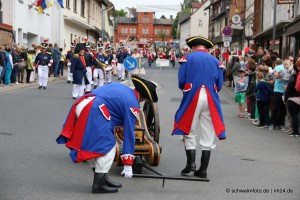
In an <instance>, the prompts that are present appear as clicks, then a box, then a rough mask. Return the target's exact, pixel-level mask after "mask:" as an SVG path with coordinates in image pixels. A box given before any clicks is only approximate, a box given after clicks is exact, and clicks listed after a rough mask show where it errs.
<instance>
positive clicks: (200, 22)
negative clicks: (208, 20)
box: [199, 19, 202, 27]
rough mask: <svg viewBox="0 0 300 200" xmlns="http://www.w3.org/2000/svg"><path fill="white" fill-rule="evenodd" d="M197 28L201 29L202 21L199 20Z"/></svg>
mask: <svg viewBox="0 0 300 200" xmlns="http://www.w3.org/2000/svg"><path fill="white" fill-rule="evenodd" d="M199 27H202V20H201V19H200V20H199Z"/></svg>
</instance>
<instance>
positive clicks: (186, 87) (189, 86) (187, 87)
mask: <svg viewBox="0 0 300 200" xmlns="http://www.w3.org/2000/svg"><path fill="white" fill-rule="evenodd" d="M191 89H192V84H191V83H187V84H184V88H183V91H184V92H187V91H190V90H191Z"/></svg>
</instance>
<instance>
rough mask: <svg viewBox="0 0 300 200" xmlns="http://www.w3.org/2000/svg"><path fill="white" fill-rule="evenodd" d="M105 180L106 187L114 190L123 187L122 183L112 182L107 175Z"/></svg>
mask: <svg viewBox="0 0 300 200" xmlns="http://www.w3.org/2000/svg"><path fill="white" fill-rule="evenodd" d="M104 179H105V181H106V185H107V186H109V187H113V188H121V187H122V185H121V183H118V182H115V181H113V180H111V179H110V178H109V177H108V175H107V174H105V175H104Z"/></svg>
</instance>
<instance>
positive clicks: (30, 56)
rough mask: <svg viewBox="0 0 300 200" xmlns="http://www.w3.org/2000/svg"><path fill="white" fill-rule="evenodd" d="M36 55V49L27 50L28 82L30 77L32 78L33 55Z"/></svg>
mask: <svg viewBox="0 0 300 200" xmlns="http://www.w3.org/2000/svg"><path fill="white" fill-rule="evenodd" d="M34 55H35V50H34V49H30V50H28V52H27V68H26V72H27V75H26V83H30V82H29V79H30V75H31V72H32V71H33V61H34V60H33V56H34Z"/></svg>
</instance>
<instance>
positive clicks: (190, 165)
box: [181, 149, 196, 174]
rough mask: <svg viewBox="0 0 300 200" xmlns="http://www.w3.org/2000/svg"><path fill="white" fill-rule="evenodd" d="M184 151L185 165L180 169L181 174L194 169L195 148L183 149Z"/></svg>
mask: <svg viewBox="0 0 300 200" xmlns="http://www.w3.org/2000/svg"><path fill="white" fill-rule="evenodd" d="M185 152H186V158H187V160H186V166H185V168H184V169H183V170H182V171H181V174H188V173H190V172H191V171H195V170H196V164H195V157H196V149H189V150H185Z"/></svg>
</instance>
